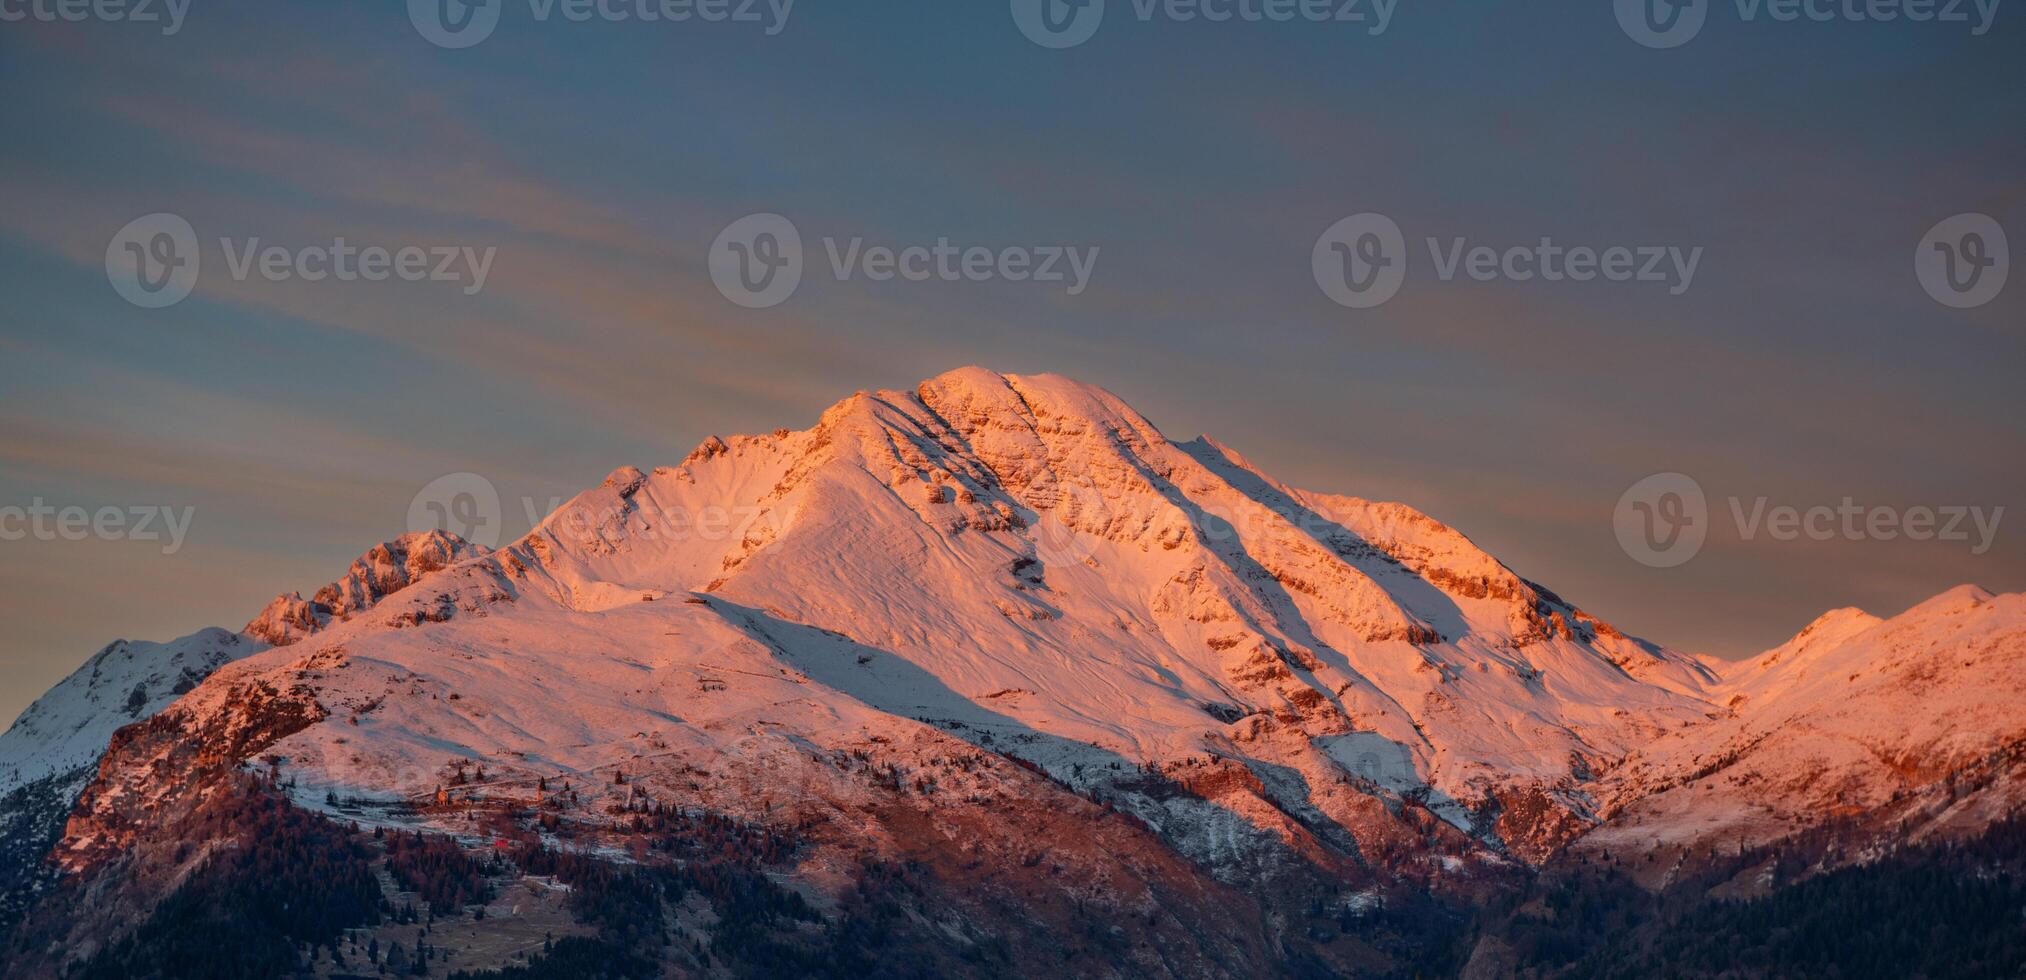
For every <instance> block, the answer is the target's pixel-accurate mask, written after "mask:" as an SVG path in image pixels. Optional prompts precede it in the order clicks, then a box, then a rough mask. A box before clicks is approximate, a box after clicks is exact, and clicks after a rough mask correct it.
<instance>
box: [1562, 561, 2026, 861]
mask: <svg viewBox="0 0 2026 980" xmlns="http://www.w3.org/2000/svg"><path fill="white" fill-rule="evenodd" d="M2022 663H2026V595H2021V594H2009V595H1996V596H1994V595H1992V594H1991V593H1989V592H1986V591H1984V590H1983V589H1979V588H1977V587H1975V586H1968V585H1966V586H1961V587H1959V588H1956V589H1951V590H1949V591H1948V592H1944V593H1942V594H1941V595H1938V596H1936V597H1934V598H1933V599H1930V600H1928V601H1926V602H1923V603H1921V604H1920V605H1918V606H1915V607H1913V608H1912V609H1909V610H1907V611H1906V612H1904V613H1902V614H1900V615H1898V616H1895V617H1893V618H1891V619H1888V620H1880V619H1879V618H1877V617H1875V616H1871V615H1869V614H1867V613H1864V612H1862V611H1859V610H1855V609H1842V610H1836V611H1834V612H1831V613H1828V614H1826V615H1824V616H1822V617H1821V618H1820V619H1818V620H1816V621H1815V622H1814V623H1813V624H1811V625H1809V626H1808V628H1807V629H1805V630H1803V631H1802V632H1801V633H1800V634H1799V635H1798V636H1796V637H1795V638H1794V639H1793V640H1790V641H1788V642H1787V643H1785V644H1782V645H1781V646H1779V647H1776V648H1774V649H1773V650H1770V651H1767V652H1766V653H1765V654H1762V655H1760V656H1759V657H1757V658H1754V659H1753V660H1750V661H1746V662H1743V663H1740V664H1738V665H1737V666H1736V667H1734V668H1733V669H1732V670H1730V671H1729V672H1727V674H1726V675H1725V677H1724V680H1723V683H1722V684H1721V685H1720V686H1718V687H1716V688H1714V689H1712V691H1711V694H1712V696H1713V697H1714V698H1715V699H1716V700H1718V701H1720V702H1722V703H1725V704H1727V705H1729V706H1730V708H1731V713H1730V714H1729V715H1727V716H1726V717H1723V718H1721V719H1718V720H1716V721H1713V722H1712V723H1710V724H1709V725H1706V726H1701V727H1698V728H1696V729H1693V730H1689V731H1684V732H1680V733H1676V734H1673V735H1670V736H1669V737H1666V738H1663V739H1660V740H1658V741H1656V742H1655V743H1653V744H1652V745H1648V746H1645V747H1642V748H1640V749H1639V750H1638V751H1637V752H1635V753H1634V754H1633V755H1632V756H1631V757H1630V758H1629V759H1628V760H1627V761H1626V762H1625V763H1624V764H1623V765H1622V766H1620V767H1618V768H1617V769H1616V770H1614V771H1613V772H1611V773H1610V774H1609V776H1608V777H1607V778H1606V779H1605V780H1603V782H1602V784H1601V786H1600V787H1599V796H1600V798H1601V799H1603V800H1604V801H1605V803H1606V806H1607V809H1608V810H1609V811H1610V812H1613V813H1614V814H1615V815H1614V818H1613V819H1612V820H1611V822H1610V823H1609V824H1607V825H1606V826H1605V827H1602V828H1600V829H1599V830H1597V831H1596V832H1595V833H1593V834H1592V835H1590V837H1589V838H1587V839H1586V844H1590V845H1594V846H1599V847H1606V848H1634V849H1637V848H1650V847H1671V846H1679V845H1684V844H1686V845H1696V846H1710V845H1719V846H1724V847H1734V846H1738V845H1755V844H1759V843H1763V842H1765V841H1768V840H1772V839H1775V838H1778V837H1781V836H1784V835H1786V834H1789V833H1792V832H1795V831H1797V830H1801V829H1805V828H1809V827H1814V826H1817V825H1821V824H1824V823H1827V822H1830V821H1835V820H1839V819H1858V820H1861V821H1863V822H1865V823H1866V824H1868V825H1874V826H1877V825H1886V824H1894V823H1899V824H1900V825H1901V826H1900V828H1899V830H1896V831H1895V832H1896V833H1899V834H1900V835H1901V836H1906V837H1910V838H1911V839H1918V838H1919V837H1920V836H1922V835H1924V834H1927V833H1931V832H1937V831H1940V832H1947V831H1949V830H1950V829H1951V828H1954V827H1958V826H1960V827H1962V828H1965V829H1976V828H1980V827H1982V826H1983V825H1984V824H1986V823H1988V822H1989V821H1990V820H1991V819H1993V818H1994V817H1997V816H2001V815H2003V814H2004V813H2005V812H2008V811H2010V810H2012V809H2014V808H2016V807H2017V806H2019V805H2020V804H2021V803H2022V802H2026V785H2022V779H2021V776H2022V773H2021V763H2022V752H2021V748H2022V745H2026V669H2022Z"/></svg>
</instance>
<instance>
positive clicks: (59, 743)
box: [0, 627, 267, 793]
mask: <svg viewBox="0 0 2026 980" xmlns="http://www.w3.org/2000/svg"><path fill="white" fill-rule="evenodd" d="M266 646H267V645H266V644H264V643H261V642H259V641H256V640H251V639H248V638H247V637H244V636H241V635H239V634H237V633H233V632H230V631H227V630H222V629H218V628H216V627H212V628H209V629H204V630H199V631H198V632H196V633H192V634H191V635H189V636H186V637H183V638H181V639H177V640H170V641H169V642H167V643H146V642H139V641H128V640H117V641H114V642H113V643H111V644H109V645H107V646H106V648H105V649H103V650H100V651H99V652H98V653H95V654H93V655H92V657H91V659H89V660H87V661H85V663H84V666H82V667H79V668H78V669H77V670H76V671H74V672H73V673H72V674H71V675H70V676H69V677H66V678H64V679H63V681H62V682H60V683H58V684H57V685H56V686H55V687H53V688H50V690H49V692H48V693H46V694H44V695H43V696H42V697H40V698H37V699H36V700H35V703H34V704H31V705H29V706H28V710H27V711H24V712H22V713H21V717H19V718H17V719H15V721H14V724H13V725H12V726H11V727H9V728H8V729H7V732H6V734H0V793H5V792H7V791H9V790H11V789H13V788H14V787H16V786H19V785H21V784H23V783H27V782H33V781H35V780H38V779H42V778H44V777H47V776H52V775H57V774H60V773H67V772H70V771H72V770H75V769H78V768H80V767H83V766H88V765H90V764H92V763H93V762H96V761H97V760H98V757H99V755H100V753H103V752H104V751H105V748H106V741H107V740H108V739H110V738H111V737H112V734H113V732H114V730H116V729H118V728H119V727H120V726H121V725H126V724H131V723H133V722H135V721H138V720H140V719H142V718H146V717H149V716H150V715H153V714H154V713H155V712H157V711H160V710H162V708H163V707H164V706H166V705H167V704H168V703H169V702H171V701H173V700H175V699H176V698H178V697H181V696H182V695H183V694H184V693H186V692H188V691H189V690H191V689H192V688H194V687H196V686H197V684H198V683H199V682H200V681H202V680H203V679H204V678H206V677H209V676H211V672H212V671H214V670H217V669H218V668H219V667H220V666H221V665H223V664H225V663H227V662H230V661H232V660H236V659H238V658H240V657H244V656H246V655H248V654H251V653H255V652H257V651H259V650H263V649H266Z"/></svg>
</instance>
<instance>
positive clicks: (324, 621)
mask: <svg viewBox="0 0 2026 980" xmlns="http://www.w3.org/2000/svg"><path fill="white" fill-rule="evenodd" d="M627 470H630V471H631V472H632V473H633V475H634V476H636V477H638V476H639V474H640V471H639V470H634V469H632V468H631V467H624V468H622V470H620V471H615V472H614V474H613V477H608V478H607V482H608V484H609V482H610V481H611V479H613V478H616V477H617V476H618V475H619V473H620V472H624V471H627ZM489 553H490V552H489V549H487V548H486V547H485V546H484V545H481V544H474V543H472V542H470V541H466V540H464V539H463V538H461V537H458V536H457V535H455V534H451V533H450V532H448V531H442V530H431V531H412V532H409V533H407V534H403V535H401V536H400V537H398V538H395V539H394V540H392V541H387V542H383V543H381V544H378V545H375V546H373V547H372V548H369V549H367V550H366V553H365V554H362V555H360V556H359V557H358V558H357V559H356V560H354V561H353V562H352V564H351V566H350V567H349V568H347V569H346V570H345V574H344V575H342V576H340V577H339V578H338V579H337V580H336V581H334V582H332V583H330V584H329V585H326V586H324V587H323V588H320V589H318V590H317V591H316V594H315V595H313V596H311V597H310V598H308V599H304V598H303V597H302V593H300V592H286V593H283V594H281V595H278V596H275V597H274V601H272V602H269V603H268V604H267V607H266V608H264V609H262V610H261V611H260V613H259V615H256V616H254V617H253V619H252V620H251V621H250V622H248V623H247V624H246V628H245V629H244V630H241V632H243V633H245V634H247V635H249V636H253V637H256V638H258V639H260V640H264V641H266V642H267V643H270V644H272V645H274V646H278V647H282V646H288V645H289V644H291V643H295V642H297V641H298V640H301V639H302V638H303V637H306V636H308V635H310V634H312V633H315V632H318V631H319V630H322V629H323V628H324V627H326V626H328V625H330V623H331V622H332V620H334V619H344V618H346V617H348V616H350V615H352V614H353V613H356V612H361V611H363V610H365V609H368V608H371V607H372V606H373V605H374V604H375V603H378V602H379V601H380V600H381V599H384V598H386V597H387V596H390V595H393V594H394V593H396V592H399V591H401V590H402V589H405V588H407V587H408V586H410V585H412V584H414V583H415V582H416V581H418V580H420V579H421V578H422V577H423V576H426V575H428V574H429V573H431V572H434V571H436V570H438V569H441V568H445V567H447V566H450V565H453V564H455V563H457V562H459V561H462V560H464V559H466V558H473V557H478V556H481V555H485V554H489Z"/></svg>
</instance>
